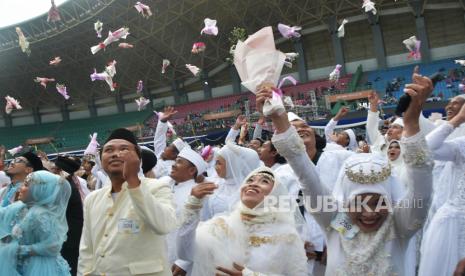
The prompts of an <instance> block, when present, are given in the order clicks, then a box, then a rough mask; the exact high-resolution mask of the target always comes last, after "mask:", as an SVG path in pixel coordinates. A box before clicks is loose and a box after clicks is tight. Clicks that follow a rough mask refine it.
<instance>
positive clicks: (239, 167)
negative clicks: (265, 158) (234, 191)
mask: <svg viewBox="0 0 465 276" xmlns="http://www.w3.org/2000/svg"><path fill="white" fill-rule="evenodd" d="M217 155H218V156H221V157H223V158H224V160H225V161H226V177H225V180H226V182H225V183H227V184H230V185H234V186H236V187H237V188H239V187H240V185H241V183H242V182H243V181H244V179H245V177H246V176H247V175H249V174H250V172H252V171H253V170H254V169H256V168H258V167H259V166H260V158H259V157H258V154H257V152H256V151H254V150H252V149H249V148H245V147H241V146H238V145H236V144H234V143H232V142H227V143H226V145H225V146H224V147H222V148H221V149H220V150H219V151H218V153H217Z"/></svg>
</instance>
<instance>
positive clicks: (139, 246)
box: [78, 129, 176, 276]
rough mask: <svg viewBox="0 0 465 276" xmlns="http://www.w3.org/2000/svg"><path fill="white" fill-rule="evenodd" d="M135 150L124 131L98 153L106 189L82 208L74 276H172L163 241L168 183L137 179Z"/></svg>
mask: <svg viewBox="0 0 465 276" xmlns="http://www.w3.org/2000/svg"><path fill="white" fill-rule="evenodd" d="M140 159H141V154H140V148H139V146H138V145H137V142H136V138H135V137H134V135H133V134H132V133H131V132H130V131H128V130H126V129H117V130H115V131H113V133H112V134H111V135H110V137H109V138H108V139H107V141H106V142H105V144H104V145H103V149H102V167H103V169H104V170H105V172H106V173H107V174H108V176H109V177H110V180H111V185H109V186H106V187H104V188H102V189H100V190H98V191H95V192H94V193H92V194H90V195H89V196H88V197H87V198H86V200H85V202H84V228H83V231H82V237H81V245H80V252H79V253H80V254H79V265H78V274H79V275H139V274H144V275H153V276H158V275H171V274H170V269H169V267H168V263H167V260H166V247H165V243H164V235H166V234H167V233H169V232H170V231H171V230H173V229H174V228H175V226H176V214H175V208H174V204H173V195H172V193H171V190H170V188H169V186H168V183H167V182H163V181H160V180H155V179H150V178H142V179H139V177H138V172H139V169H140V164H141V160H140Z"/></svg>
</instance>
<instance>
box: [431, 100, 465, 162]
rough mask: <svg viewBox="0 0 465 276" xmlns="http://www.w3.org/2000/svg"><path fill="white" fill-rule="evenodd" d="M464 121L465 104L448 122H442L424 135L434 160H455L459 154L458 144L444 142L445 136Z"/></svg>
mask: <svg viewBox="0 0 465 276" xmlns="http://www.w3.org/2000/svg"><path fill="white" fill-rule="evenodd" d="M464 122H465V105H463V106H462V108H461V109H460V111H459V113H458V114H457V115H455V116H454V117H453V118H452V119H451V120H450V121H449V122H447V123H445V124H442V125H441V126H439V127H437V128H436V129H435V130H433V131H432V132H431V133H430V134H428V135H427V136H426V141H427V143H428V147H429V148H430V150H431V151H432V152H433V156H434V159H435V160H441V161H456V160H457V158H458V157H459V156H460V149H459V145H458V144H457V143H455V142H445V140H446V138H447V137H448V136H449V135H450V134H451V133H452V132H453V131H454V129H455V128H457V127H459V126H460V125H461V124H463V123H464Z"/></svg>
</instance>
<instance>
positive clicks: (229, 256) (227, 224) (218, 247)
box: [192, 167, 303, 276]
mask: <svg viewBox="0 0 465 276" xmlns="http://www.w3.org/2000/svg"><path fill="white" fill-rule="evenodd" d="M261 173H264V174H267V175H270V176H272V178H273V179H274V184H273V188H272V190H271V192H270V193H269V194H268V195H267V197H274V198H275V199H279V198H280V197H288V191H287V189H286V188H285V187H284V186H283V185H281V184H280V183H279V181H277V178H275V174H274V172H273V171H272V170H271V169H270V168H267V167H260V168H258V169H256V170H254V171H252V172H251V173H250V174H249V175H248V176H247V177H245V178H244V181H243V184H242V185H246V183H247V179H249V178H250V177H252V176H254V175H257V174H261ZM242 185H241V186H242ZM268 202H270V201H268ZM273 202H276V204H267V206H265V200H263V201H262V202H260V203H259V204H258V205H257V206H256V207H254V208H248V207H246V206H245V205H244V204H243V203H242V202H239V203H238V204H237V205H236V207H235V209H234V210H233V211H232V212H231V213H230V214H228V215H220V216H217V217H214V218H212V219H210V220H209V221H206V222H205V223H203V224H201V225H199V227H198V228H197V230H196V241H195V244H196V250H195V255H194V256H195V257H194V267H193V271H192V275H195V276H196V275H202V276H203V275H215V271H216V269H215V268H216V267H217V266H222V267H225V268H231V269H232V264H233V263H234V262H235V263H239V264H246V263H247V258H246V251H247V248H248V247H249V246H250V245H249V236H250V231H248V230H247V227H249V228H250V227H252V228H253V227H254V225H260V226H262V227H267V228H269V229H270V232H285V233H288V234H292V233H294V234H295V235H296V236H298V233H297V230H296V228H295V227H296V226H295V224H296V223H295V219H294V212H295V210H297V209H296V208H288V207H287V206H285V204H283V205H280V201H279V200H273ZM281 203H282V201H281ZM297 213H299V212H298V211H297ZM241 214H244V215H248V216H251V217H252V218H250V219H247V220H243V219H242V217H241ZM299 214H300V213H299ZM302 246H303V242H302ZM264 261H265V262H268V261H269V260H264ZM276 261H282V262H285V261H286V258H285V256H283V259H282V260H276Z"/></svg>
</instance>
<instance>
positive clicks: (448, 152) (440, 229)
mask: <svg viewBox="0 0 465 276" xmlns="http://www.w3.org/2000/svg"><path fill="white" fill-rule="evenodd" d="M453 130H454V129H453V127H452V125H450V124H444V125H441V126H440V127H438V128H437V129H435V130H434V131H433V132H432V133H431V134H429V135H428V137H427V138H428V145H429V147H430V149H431V150H432V151H433V153H434V158H435V159H436V160H441V161H447V162H448V164H446V165H449V166H451V167H452V170H451V175H450V178H449V181H450V183H444V184H446V185H447V186H448V187H450V192H448V196H447V201H446V203H445V204H444V205H442V206H441V207H440V208H439V209H438V210H437V212H436V214H435V215H434V216H433V218H432V220H431V222H430V224H429V226H428V229H427V230H426V232H425V233H424V236H423V241H422V247H421V262H420V270H419V275H422V276H424V275H426V276H429V275H431V276H433V275H434V276H441V275H452V274H453V273H454V270H455V267H456V265H457V263H458V262H459V260H461V259H462V258H464V257H465V137H459V138H455V139H453V140H450V141H446V142H444V141H445V140H446V138H447V136H448V135H449V134H451V133H452V131H453Z"/></svg>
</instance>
